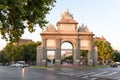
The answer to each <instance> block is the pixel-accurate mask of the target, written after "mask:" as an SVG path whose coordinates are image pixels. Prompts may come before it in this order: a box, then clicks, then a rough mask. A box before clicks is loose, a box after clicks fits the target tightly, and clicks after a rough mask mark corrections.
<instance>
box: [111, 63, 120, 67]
mask: <svg viewBox="0 0 120 80" xmlns="http://www.w3.org/2000/svg"><path fill="white" fill-rule="evenodd" d="M110 66H111V67H118V64H116V63H112V64H111V65H110Z"/></svg>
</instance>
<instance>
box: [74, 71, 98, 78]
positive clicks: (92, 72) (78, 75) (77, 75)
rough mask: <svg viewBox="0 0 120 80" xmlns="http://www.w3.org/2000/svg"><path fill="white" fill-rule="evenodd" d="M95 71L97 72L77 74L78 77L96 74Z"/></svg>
mask: <svg viewBox="0 0 120 80" xmlns="http://www.w3.org/2000/svg"><path fill="white" fill-rule="evenodd" d="M95 73H96V72H90V73H84V74H81V75H76V77H80V76H86V75H91V74H95Z"/></svg>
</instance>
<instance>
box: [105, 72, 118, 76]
mask: <svg viewBox="0 0 120 80" xmlns="http://www.w3.org/2000/svg"><path fill="white" fill-rule="evenodd" d="M116 73H118V72H112V73H109V74H106V75H105V76H107V75H113V74H116Z"/></svg>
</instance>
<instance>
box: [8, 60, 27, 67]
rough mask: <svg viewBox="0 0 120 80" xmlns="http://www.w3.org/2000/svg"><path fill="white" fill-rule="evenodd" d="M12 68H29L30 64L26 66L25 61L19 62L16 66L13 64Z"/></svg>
mask: <svg viewBox="0 0 120 80" xmlns="http://www.w3.org/2000/svg"><path fill="white" fill-rule="evenodd" d="M10 66H12V67H28V66H29V64H25V61H18V62H16V63H15V64H11V65H10Z"/></svg>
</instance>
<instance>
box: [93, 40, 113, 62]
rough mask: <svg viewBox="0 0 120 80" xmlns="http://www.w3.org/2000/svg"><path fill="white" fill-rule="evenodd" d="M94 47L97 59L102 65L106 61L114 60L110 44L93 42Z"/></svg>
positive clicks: (99, 41) (100, 41) (98, 41)
mask: <svg viewBox="0 0 120 80" xmlns="http://www.w3.org/2000/svg"><path fill="white" fill-rule="evenodd" d="M94 45H95V46H97V47H98V58H99V60H101V61H102V63H103V64H104V63H105V62H106V61H107V60H111V59H112V60H113V59H114V54H113V53H114V51H113V49H112V47H111V44H110V43H108V42H106V41H102V40H94Z"/></svg>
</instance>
